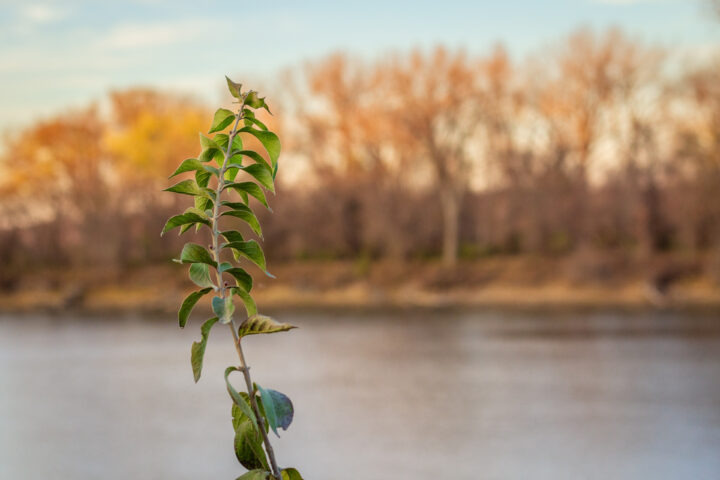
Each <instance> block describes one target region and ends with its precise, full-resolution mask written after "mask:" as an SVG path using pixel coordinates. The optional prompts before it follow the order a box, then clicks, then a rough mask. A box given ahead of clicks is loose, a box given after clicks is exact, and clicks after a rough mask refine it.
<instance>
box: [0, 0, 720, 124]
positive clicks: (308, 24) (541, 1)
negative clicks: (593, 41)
mask: <svg viewBox="0 0 720 480" xmlns="http://www.w3.org/2000/svg"><path fill="white" fill-rule="evenodd" d="M709 17H710V15H708V9H707V8H705V7H704V5H703V2H702V0H504V1H501V0H487V1H485V0H478V1H474V2H473V1H464V2H463V1H451V0H445V1H441V2H438V1H432V2H431V1H424V0H415V1H389V0H385V1H377V0H366V1H363V2H342V1H319V0H305V1H302V2H300V1H298V2H290V1H263V2H260V1H255V2H248V1H239V0H235V1H232V2H223V1H194V2H182V1H177V0H176V1H166V0H135V1H126V2H111V1H97V0H95V1H71V0H65V1H45V2H36V1H35V0H23V1H15V2H8V1H4V0H0V87H1V88H0V103H1V104H2V109H1V110H0V129H6V128H8V127H9V126H11V125H18V124H20V125H23V124H27V123H28V122H30V121H32V120H33V119H35V118H38V117H40V116H48V115H51V114H53V113H55V112H58V111H62V110H63V109H65V108H68V107H70V106H77V105H85V104H87V103H88V102H89V101H91V100H93V99H99V98H101V97H102V96H103V95H104V93H105V92H107V91H108V89H111V88H120V87H126V86H131V85H151V86H166V87H170V88H172V89H175V90H183V91H188V92H191V93H194V94H196V95H199V96H203V97H205V98H207V99H208V100H210V101H217V100H218V99H219V96H220V91H221V90H220V87H219V86H220V85H221V82H222V77H223V75H224V74H226V73H228V74H231V75H234V76H235V77H237V78H238V79H248V78H250V79H265V80H268V79H272V78H273V75H274V74H275V73H276V72H277V71H278V70H279V69H281V68H283V67H288V66H294V65H300V64H302V62H304V61H306V60H311V59H314V58H319V57H321V56H323V55H324V54H326V53H328V52H331V51H336V50H346V51H350V52H352V53H355V54H359V55H362V56H365V57H372V56H378V55H382V53H383V52H386V51H388V50H401V49H407V48H409V47H413V46H431V45H435V44H438V43H442V44H445V45H449V46H462V47H465V48H466V49H467V50H469V51H485V50H487V49H488V48H490V47H491V46H492V45H494V44H495V43H497V42H502V43H504V44H505V45H506V46H507V47H508V48H509V49H510V51H511V52H512V54H513V55H515V56H516V57H524V56H525V55H528V54H531V53H532V52H533V51H539V50H541V49H542V47H543V46H545V45H548V44H552V43H553V42H557V41H558V40H559V39H560V38H562V37H563V36H564V35H566V34H567V33H569V32H570V31H572V30H574V29H576V28H578V27H580V26H589V27H593V28H597V29H603V28H606V27H608V26H611V25H613V26H620V27H622V28H624V29H625V30H627V31H628V32H630V33H631V34H633V35H636V36H638V37H639V38H641V39H644V40H646V41H652V42H656V43H659V44H661V45H665V46H667V47H670V48H676V49H684V50H687V51H689V52H693V51H698V52H699V51H702V50H705V49H709V48H710V47H711V46H713V45H720V21H718V20H716V19H711V18H709Z"/></svg>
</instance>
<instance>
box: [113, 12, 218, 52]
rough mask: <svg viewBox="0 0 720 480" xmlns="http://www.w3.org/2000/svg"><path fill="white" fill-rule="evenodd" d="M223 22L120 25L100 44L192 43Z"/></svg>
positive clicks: (125, 46) (124, 46)
mask: <svg viewBox="0 0 720 480" xmlns="http://www.w3.org/2000/svg"><path fill="white" fill-rule="evenodd" d="M219 24H220V21H218V20H209V19H199V20H194V19H193V20H178V21H169V22H156V23H143V24H141V23H132V24H125V25H118V26H116V27H114V28H112V29H111V30H110V31H109V32H108V33H107V35H106V36H105V37H104V38H103V39H102V40H101V41H100V44H99V45H100V46H101V47H104V48H110V49H138V48H145V47H158V46H168V45H177V44H180V43H190V42H194V41H195V40H197V39H199V38H202V37H206V36H207V35H210V34H212V33H213V32H216V31H217V30H218V26H219Z"/></svg>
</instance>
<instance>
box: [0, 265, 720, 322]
mask: <svg viewBox="0 0 720 480" xmlns="http://www.w3.org/2000/svg"><path fill="white" fill-rule="evenodd" d="M596 263H597V265H594V266H593V265H590V266H588V265H578V263H577V262H568V261H565V260H558V259H547V258H516V257H506V258H490V259H485V260H477V261H467V262H461V263H460V264H459V265H458V266H457V267H455V268H452V269H448V268H444V267H443V266H442V265H440V264H438V263H435V262H410V263H394V262H381V263H367V262H365V263H363V262H350V261H348V262H296V263H292V264H284V265H277V266H275V267H274V268H272V271H273V273H274V274H275V275H276V276H277V279H270V278H268V277H265V276H264V275H262V274H257V272H256V271H253V272H252V273H253V274H254V276H255V287H254V289H253V294H254V295H255V298H256V301H257V303H258V305H260V306H261V308H262V309H292V308H333V309H335V308H442V307H460V308H463V307H467V308H474V307H503V308H512V307H517V308H553V307H587V308H609V307H619V308H720V283H719V282H718V281H717V280H716V279H714V278H713V277H712V276H711V275H708V274H707V272H705V271H704V270H703V269H702V268H693V267H692V265H691V264H690V263H688V262H680V261H678V260H677V259H672V260H667V259H666V260H665V261H662V262H660V261H658V262H655V263H654V264H652V265H645V266H644V267H643V268H638V265H631V264H625V265H607V264H604V263H602V262H596ZM185 268H186V267H182V266H179V265H173V264H169V265H162V266H150V267H143V268H132V269H124V270H120V269H117V270H107V269H97V270H93V269H83V270H76V271H73V270H63V271H45V272H34V273H32V272H31V273H30V274H28V275H26V276H25V277H23V278H21V279H19V280H18V281H17V282H16V284H15V285H14V286H13V288H12V289H8V290H6V291H3V292H0V310H3V311H34V310H45V311H48V310H49V311H63V310H67V309H73V310H80V311H89V312H100V311H153V312H172V311H175V310H176V309H177V307H178V305H179V304H180V303H181V302H182V299H183V298H184V296H185V295H187V294H188V293H189V292H190V291H192V284H191V283H190V282H189V281H188V280H187V279H186V277H185V275H184V273H183V272H184V269H185Z"/></svg>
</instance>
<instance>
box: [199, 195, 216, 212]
mask: <svg viewBox="0 0 720 480" xmlns="http://www.w3.org/2000/svg"><path fill="white" fill-rule="evenodd" d="M212 207H213V201H212V200H210V199H209V198H207V197H195V208H197V209H198V210H200V211H201V212H204V211H205V210H208V209H212Z"/></svg>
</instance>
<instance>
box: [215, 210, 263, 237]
mask: <svg viewBox="0 0 720 480" xmlns="http://www.w3.org/2000/svg"><path fill="white" fill-rule="evenodd" d="M223 205H225V206H230V208H232V210H228V211H227V212H223V213H221V214H220V216H221V217H236V218H239V219H241V220H244V221H245V222H246V223H247V224H248V225H250V228H252V231H253V232H255V233H256V234H258V235H259V236H260V237H261V238H262V230H261V229H260V222H258V219H257V217H256V216H255V214H254V213H253V211H252V210H250V208H249V207H248V206H247V205H245V204H244V203H230V204H228V203H227V202H224V203H223Z"/></svg>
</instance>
